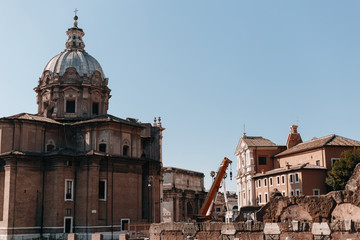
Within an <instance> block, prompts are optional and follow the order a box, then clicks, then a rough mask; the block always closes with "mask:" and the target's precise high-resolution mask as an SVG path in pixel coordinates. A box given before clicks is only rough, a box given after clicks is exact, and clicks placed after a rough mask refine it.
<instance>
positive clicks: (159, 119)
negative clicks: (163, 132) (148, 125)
mask: <svg viewBox="0 0 360 240" xmlns="http://www.w3.org/2000/svg"><path fill="white" fill-rule="evenodd" d="M158 122H159V126H160V127H161V117H158Z"/></svg>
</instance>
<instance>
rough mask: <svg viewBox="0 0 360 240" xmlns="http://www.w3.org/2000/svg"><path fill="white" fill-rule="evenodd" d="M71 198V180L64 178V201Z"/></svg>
mask: <svg viewBox="0 0 360 240" xmlns="http://www.w3.org/2000/svg"><path fill="white" fill-rule="evenodd" d="M72 200H73V180H72V179H65V201H72Z"/></svg>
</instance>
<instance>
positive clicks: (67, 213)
mask: <svg viewBox="0 0 360 240" xmlns="http://www.w3.org/2000/svg"><path fill="white" fill-rule="evenodd" d="M65 216H71V208H67V209H65Z"/></svg>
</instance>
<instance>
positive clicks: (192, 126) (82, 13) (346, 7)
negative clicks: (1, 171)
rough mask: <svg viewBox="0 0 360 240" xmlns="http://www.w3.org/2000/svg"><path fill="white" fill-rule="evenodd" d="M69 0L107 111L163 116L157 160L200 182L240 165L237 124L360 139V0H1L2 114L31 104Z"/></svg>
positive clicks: (68, 16) (65, 23) (61, 43)
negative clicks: (103, 86)
mask: <svg viewBox="0 0 360 240" xmlns="http://www.w3.org/2000/svg"><path fill="white" fill-rule="evenodd" d="M75 8H78V9H79V12H78V16H79V27H81V28H83V30H84V31H85V37H84V42H85V44H86V47H85V49H86V51H87V52H88V53H89V54H91V55H92V56H93V57H95V58H96V59H97V60H98V61H99V62H100V64H101V65H102V67H103V70H104V72H105V74H106V76H107V77H108V78H109V86H110V88H111V89H112V98H111V99H110V108H109V113H110V114H113V115H115V116H119V117H122V118H126V117H134V118H139V120H140V121H142V122H152V121H153V117H154V116H161V117H162V122H163V126H164V127H165V128H166V130H165V132H164V138H163V163H164V166H173V167H179V168H185V169H191V170H195V171H200V172H203V173H205V176H206V178H205V185H206V188H209V187H210V184H211V179H210V177H209V172H210V171H211V170H217V168H218V166H219V164H220V162H221V161H222V159H223V158H224V156H227V157H228V158H230V159H232V160H233V161H234V164H233V166H232V169H233V172H234V173H235V172H236V171H235V170H236V159H235V156H234V151H235V147H236V145H237V142H238V140H239V138H240V137H241V135H242V132H243V125H244V124H245V125H246V132H247V135H249V136H263V137H266V138H269V139H271V140H272V141H273V142H275V143H277V144H285V142H286V138H287V135H288V132H289V126H290V125H291V124H293V123H296V124H298V125H299V132H300V133H301V136H302V138H303V140H305V141H306V140H310V139H311V138H312V137H314V136H317V137H321V136H325V135H329V134H332V133H335V134H338V135H341V136H344V137H348V138H351V139H357V140H360V132H359V119H360V111H359V102H360V94H359V89H360V81H359V80H360V34H359V32H360V14H359V13H360V2H359V1H350V0H349V1H331V0H322V1H321V0H318V1H313V0H308V1H307V0H302V1H288V0H283V1H276V0H274V1H269V0H264V1H256V0H255V1H250V0H249V1H240V0H236V1H235V0H234V1H211V0H196V1H194V0H181V1H180V0H176V1H175V0H174V1H170V0H163V1H160V0H157V1H151V0H149V1H145V0H144V1H140V0H128V1H121V0H116V1H25V0H24V1H5V0H1V1H0V30H1V37H0V48H1V51H0V53H1V55H0V74H1V76H0V79H1V94H0V109H1V112H0V116H1V117H4V116H9V115H13V114H17V113H21V112H29V113H36V111H37V105H36V98H35V93H34V91H33V88H34V87H35V86H36V85H37V81H38V79H39V77H40V74H41V73H42V70H43V68H44V67H45V65H46V63H47V62H48V61H49V60H50V59H51V58H52V57H53V56H55V55H56V54H58V53H60V52H61V51H63V50H64V48H65V41H66V35H65V31H66V30H67V28H69V27H71V26H72V24H73V19H72V18H73V14H74V13H73V11H74V9H75ZM234 175H235V174H234ZM227 186H228V188H229V189H230V190H234V191H235V189H236V183H235V180H233V181H232V182H228V184H227Z"/></svg>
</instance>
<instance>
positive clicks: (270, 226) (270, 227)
mask: <svg viewBox="0 0 360 240" xmlns="http://www.w3.org/2000/svg"><path fill="white" fill-rule="evenodd" d="M280 233H281V232H280V228H279V225H278V224H277V223H265V227H264V234H265V235H279V234H280Z"/></svg>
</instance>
